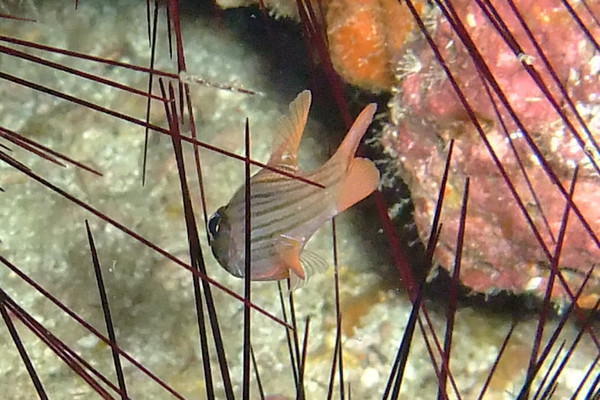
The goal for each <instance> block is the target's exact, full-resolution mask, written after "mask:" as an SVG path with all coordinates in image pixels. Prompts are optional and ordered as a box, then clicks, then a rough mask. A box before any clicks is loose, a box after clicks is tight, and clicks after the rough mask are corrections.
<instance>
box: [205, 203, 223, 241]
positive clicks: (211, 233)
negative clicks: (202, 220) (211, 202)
mask: <svg viewBox="0 0 600 400" xmlns="http://www.w3.org/2000/svg"><path fill="white" fill-rule="evenodd" d="M220 222H221V214H220V213H219V212H218V211H217V212H216V213H214V214H213V215H212V216H211V217H210V219H209V220H208V224H207V227H208V241H209V243H212V242H213V241H214V240H215V238H216V237H217V235H218V234H219V224H220Z"/></svg>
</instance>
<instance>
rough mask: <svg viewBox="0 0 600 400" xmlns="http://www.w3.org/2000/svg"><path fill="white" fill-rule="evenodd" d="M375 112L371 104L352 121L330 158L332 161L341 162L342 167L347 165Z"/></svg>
mask: <svg viewBox="0 0 600 400" xmlns="http://www.w3.org/2000/svg"><path fill="white" fill-rule="evenodd" d="M376 110H377V104H375V103H371V104H369V105H368V106H366V107H365V108H364V109H363V110H362V111H361V113H360V114H359V115H358V117H356V120H354V123H353V124H352V127H351V128H350V130H349V131H348V133H347V134H346V137H345V138H344V140H343V141H342V144H340V147H338V149H337V151H336V152H335V154H334V155H333V157H331V159H332V160H333V159H336V162H340V161H341V162H343V163H344V165H348V164H349V162H350V160H352V158H353V157H354V153H356V149H358V145H359V144H360V140H361V139H362V137H363V136H364V135H365V133H366V132H367V128H368V127H369V125H371V122H372V121H373V115H375V111H376ZM330 161H331V160H330Z"/></svg>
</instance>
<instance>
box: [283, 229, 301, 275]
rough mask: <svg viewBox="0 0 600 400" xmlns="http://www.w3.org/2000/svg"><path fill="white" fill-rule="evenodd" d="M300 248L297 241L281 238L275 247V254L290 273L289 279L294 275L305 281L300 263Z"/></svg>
mask: <svg viewBox="0 0 600 400" xmlns="http://www.w3.org/2000/svg"><path fill="white" fill-rule="evenodd" d="M300 248H301V244H300V242H299V241H297V240H295V239H293V238H289V237H285V236H282V237H281V238H280V243H279V245H278V246H277V253H278V254H279V257H280V259H281V261H282V263H283V266H284V267H285V268H287V269H288V270H289V271H290V277H292V276H293V275H296V276H297V277H298V278H300V279H302V280H304V279H306V274H305V273H304V270H303V269H302V263H301V262H300Z"/></svg>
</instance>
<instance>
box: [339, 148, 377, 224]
mask: <svg viewBox="0 0 600 400" xmlns="http://www.w3.org/2000/svg"><path fill="white" fill-rule="evenodd" d="M378 184H379V170H377V168H376V167H375V165H374V164H373V162H371V161H370V160H367V159H366V158H354V159H352V161H351V162H350V167H349V168H348V171H347V172H346V175H345V176H344V178H343V179H342V183H341V185H340V189H339V190H338V192H337V199H336V208H337V212H338V213H341V212H342V211H344V210H345V209H347V208H349V207H351V206H352V205H354V204H356V203H358V202H359V201H361V200H362V199H364V198H365V197H367V196H368V195H370V194H371V193H373V191H374V190H375V189H377V185H378Z"/></svg>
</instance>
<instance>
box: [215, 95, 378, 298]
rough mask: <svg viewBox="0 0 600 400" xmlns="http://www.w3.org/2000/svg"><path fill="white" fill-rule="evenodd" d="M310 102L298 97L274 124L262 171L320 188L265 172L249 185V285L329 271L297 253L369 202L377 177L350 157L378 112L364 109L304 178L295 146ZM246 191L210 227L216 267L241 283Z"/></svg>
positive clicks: (298, 280)
mask: <svg viewBox="0 0 600 400" xmlns="http://www.w3.org/2000/svg"><path fill="white" fill-rule="evenodd" d="M310 103H311V94H310V91H308V90H305V91H303V92H302V93H300V94H299V95H298V96H297V97H296V99H295V100H294V101H292V103H291V104H290V106H289V108H290V112H289V114H288V115H286V116H283V117H282V118H281V119H280V120H279V122H278V125H277V130H276V133H275V139H274V141H273V148H272V153H271V157H270V158H269V161H268V164H267V165H269V166H270V167H273V168H274V169H277V170H281V171H285V172H288V173H291V174H293V175H294V176H301V177H303V178H305V179H306V180H308V181H311V182H316V183H319V184H320V185H322V186H323V187H324V188H323V187H319V186H316V185H311V184H309V183H306V182H303V181H300V180H298V179H294V178H291V177H288V176H286V175H283V174H281V173H278V172H275V171H271V170H268V169H264V168H263V169H261V170H260V171H259V172H257V173H256V174H255V175H254V176H252V178H251V179H250V191H251V197H250V218H251V232H250V242H251V245H250V254H251V261H250V263H251V264H250V268H251V275H250V278H251V279H252V280H279V279H285V278H288V277H289V278H290V280H291V282H292V287H293V288H296V287H299V286H302V285H303V284H304V283H305V281H306V280H307V279H308V278H309V277H310V276H311V274H313V273H315V272H320V271H323V270H325V269H326V268H327V266H328V264H327V262H326V261H325V260H323V259H322V258H321V257H320V256H318V255H316V254H314V253H312V252H309V251H302V250H303V248H304V246H305V244H306V242H307V241H308V239H309V238H310V237H311V236H312V234H313V233H314V232H315V231H316V230H317V229H318V228H319V227H320V226H321V225H323V224H324V223H325V222H327V221H328V220H329V219H331V218H332V217H334V216H335V215H337V214H339V213H341V212H342V211H344V210H345V209H347V208H348V207H351V206H352V205H354V204H355V203H357V202H359V201H360V200H362V199H364V198H365V197H367V196H368V195H369V194H371V193H372V192H373V191H374V190H375V189H376V188H377V185H378V182H379V171H378V170H377V168H376V167H375V165H373V163H372V162H371V161H369V160H367V159H365V158H355V157H354V153H355V152H356V149H357V147H358V145H359V142H360V140H361V138H362V137H363V135H364V134H365V132H366V130H367V128H368V127H369V125H370V124H371V121H372V119H373V115H374V114H375V110H376V108H377V106H376V104H369V105H368V106H366V107H365V108H364V109H363V111H362V112H361V113H360V115H359V116H358V118H357V119H356V121H354V124H353V125H352V127H351V128H350V131H349V132H348V134H347V135H346V137H345V138H344V140H343V142H342V144H341V145H340V147H339V148H338V149H337V151H336V152H335V154H334V155H333V156H332V157H331V158H330V159H329V160H328V161H327V162H326V163H325V164H323V165H322V166H321V167H320V168H318V169H316V170H314V171H311V172H304V171H301V170H300V169H299V167H298V158H297V153H298V146H299V145H300V140H301V138H302V133H303V132H304V127H305V125H306V120H307V118H308V110H309V108H310ZM244 200H245V185H242V186H241V187H240V188H239V189H238V190H237V191H236V192H235V194H234V195H233V197H232V198H231V200H230V201H229V204H227V205H226V206H223V207H221V208H219V210H218V211H217V212H216V213H214V214H213V215H212V216H211V218H210V220H209V221H208V232H209V243H210V246H211V248H212V252H213V254H214V256H215V258H216V259H217V260H218V261H219V264H221V266H222V267H223V268H225V269H226V270H227V271H229V272H230V273H231V274H233V275H234V276H237V277H243V276H244V265H245V263H244V260H245V251H244V250H245V233H244V232H245V210H246V204H245V201H244Z"/></svg>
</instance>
